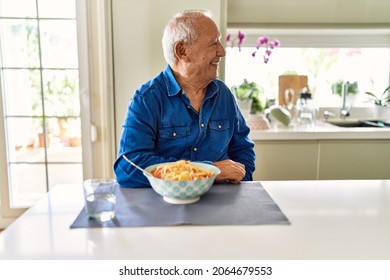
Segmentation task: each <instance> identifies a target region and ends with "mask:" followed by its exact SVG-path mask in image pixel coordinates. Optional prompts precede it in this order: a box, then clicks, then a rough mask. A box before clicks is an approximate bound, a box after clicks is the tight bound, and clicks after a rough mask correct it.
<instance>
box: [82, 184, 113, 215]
mask: <svg viewBox="0 0 390 280" xmlns="http://www.w3.org/2000/svg"><path fill="white" fill-rule="evenodd" d="M83 188H84V197H85V211H86V213H87V216H88V217H89V218H91V219H95V220H98V221H100V222H107V221H110V220H112V219H113V218H114V217H115V203H116V193H115V192H116V189H117V188H118V183H117V181H116V180H115V179H111V178H108V179H107V178H102V179H88V180H86V181H84V184H83Z"/></svg>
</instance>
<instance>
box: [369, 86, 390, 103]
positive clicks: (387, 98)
mask: <svg viewBox="0 0 390 280" xmlns="http://www.w3.org/2000/svg"><path fill="white" fill-rule="evenodd" d="M365 93H366V94H367V95H368V101H370V102H373V103H374V104H375V105H378V106H383V107H390V86H388V87H387V88H386V89H385V90H384V92H383V93H382V94H381V95H380V96H376V95H375V94H374V93H372V92H368V91H366V92H365Z"/></svg>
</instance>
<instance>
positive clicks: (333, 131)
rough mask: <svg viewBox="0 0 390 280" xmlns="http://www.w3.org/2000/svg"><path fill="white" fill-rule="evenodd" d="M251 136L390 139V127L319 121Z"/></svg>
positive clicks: (257, 132) (298, 138) (265, 138)
mask: <svg viewBox="0 0 390 280" xmlns="http://www.w3.org/2000/svg"><path fill="white" fill-rule="evenodd" d="M250 137H251V139H252V140H254V141H261V140H336V139H337V140H341V139H345V140H353V139H390V128H387V127H386V128H377V127H339V126H335V125H331V124H329V123H325V122H318V123H317V124H316V125H314V126H312V127H296V126H289V127H282V126H279V127H275V128H271V129H267V130H253V131H251V134H250Z"/></svg>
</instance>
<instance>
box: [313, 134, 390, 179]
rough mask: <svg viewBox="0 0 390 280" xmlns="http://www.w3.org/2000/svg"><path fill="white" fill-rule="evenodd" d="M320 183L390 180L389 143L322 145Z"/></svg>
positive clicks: (362, 142) (364, 142)
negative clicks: (327, 181) (338, 180)
mask: <svg viewBox="0 0 390 280" xmlns="http://www.w3.org/2000/svg"><path fill="white" fill-rule="evenodd" d="M318 166H319V170H318V179H320V180H326V179H388V178H390V140H322V141H319V164H318Z"/></svg>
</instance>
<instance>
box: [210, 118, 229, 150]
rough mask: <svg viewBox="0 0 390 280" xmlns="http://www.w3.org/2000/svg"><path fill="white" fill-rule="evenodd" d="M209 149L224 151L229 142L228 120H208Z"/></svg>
mask: <svg viewBox="0 0 390 280" xmlns="http://www.w3.org/2000/svg"><path fill="white" fill-rule="evenodd" d="M209 127H210V150H211V151H214V152H218V153H224V152H225V151H226V150H227V148H228V145H229V142H230V138H231V135H230V123H229V121H228V120H218V121H210V122H209Z"/></svg>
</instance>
